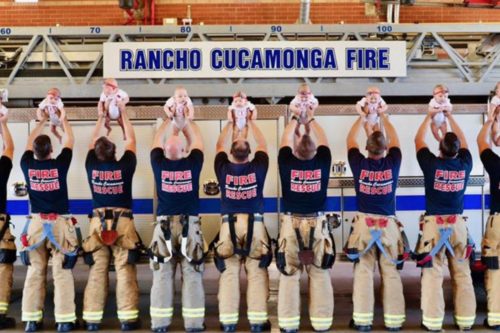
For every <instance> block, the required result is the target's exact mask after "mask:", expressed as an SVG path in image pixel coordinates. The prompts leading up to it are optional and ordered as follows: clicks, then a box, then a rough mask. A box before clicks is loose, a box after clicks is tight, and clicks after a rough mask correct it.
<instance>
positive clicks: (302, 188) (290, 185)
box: [278, 146, 332, 214]
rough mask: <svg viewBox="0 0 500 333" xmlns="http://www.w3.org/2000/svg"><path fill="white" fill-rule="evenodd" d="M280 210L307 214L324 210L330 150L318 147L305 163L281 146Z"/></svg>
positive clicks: (330, 159) (279, 157) (289, 149)
mask: <svg viewBox="0 0 500 333" xmlns="http://www.w3.org/2000/svg"><path fill="white" fill-rule="evenodd" d="M278 164H279V170H280V178H281V187H282V192H283V211H284V212H290V213H297V214H310V213H316V212H320V211H324V210H325V206H326V190H327V188H328V180H329V178H330V166H331V164H332V155H331V153H330V148H328V147H326V146H319V147H318V149H317V152H316V155H315V156H314V157H313V158H312V159H310V160H307V161H304V160H300V159H298V158H297V157H295V156H294V155H293V152H292V148H290V147H283V148H281V149H280V151H279V154H278Z"/></svg>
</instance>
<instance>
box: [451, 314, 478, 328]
mask: <svg viewBox="0 0 500 333" xmlns="http://www.w3.org/2000/svg"><path fill="white" fill-rule="evenodd" d="M455 320H456V322H457V325H458V326H472V325H473V324H474V321H475V320H476V316H467V317H463V316H455Z"/></svg>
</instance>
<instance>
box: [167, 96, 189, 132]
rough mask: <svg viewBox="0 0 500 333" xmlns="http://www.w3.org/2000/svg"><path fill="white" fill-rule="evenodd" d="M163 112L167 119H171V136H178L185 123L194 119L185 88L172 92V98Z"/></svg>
mask: <svg viewBox="0 0 500 333" xmlns="http://www.w3.org/2000/svg"><path fill="white" fill-rule="evenodd" d="M163 110H164V111H165V113H166V114H167V117H169V118H170V119H172V121H173V123H174V128H173V135H179V131H182V132H183V133H184V135H185V136H186V137H188V136H187V135H186V133H185V132H184V130H185V127H186V124H187V121H188V120H193V119H194V106H193V102H192V101H191V98H189V96H188V93H187V90H186V88H184V87H177V88H175V91H174V96H172V97H170V98H169V99H168V100H167V102H165V106H164V107H163Z"/></svg>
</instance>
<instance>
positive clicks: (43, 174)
mask: <svg viewBox="0 0 500 333" xmlns="http://www.w3.org/2000/svg"><path fill="white" fill-rule="evenodd" d="M28 176H29V179H30V189H31V190H33V191H37V192H51V191H57V190H59V189H60V188H61V187H60V183H59V172H58V171H57V169H28Z"/></svg>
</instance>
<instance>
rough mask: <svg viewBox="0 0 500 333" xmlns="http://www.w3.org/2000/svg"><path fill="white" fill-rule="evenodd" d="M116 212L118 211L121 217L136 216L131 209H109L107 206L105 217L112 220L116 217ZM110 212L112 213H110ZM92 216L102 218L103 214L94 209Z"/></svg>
mask: <svg viewBox="0 0 500 333" xmlns="http://www.w3.org/2000/svg"><path fill="white" fill-rule="evenodd" d="M114 212H118V213H119V214H118V215H119V217H126V218H129V219H133V218H134V214H133V213H132V211H131V210H128V209H107V208H105V209H104V218H105V219H106V220H108V219H109V220H112V219H113V218H114ZM110 213H111V214H112V215H109V214H110ZM90 217H99V218H102V217H103V216H102V215H101V213H100V211H99V210H97V211H93V212H92V214H90Z"/></svg>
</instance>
